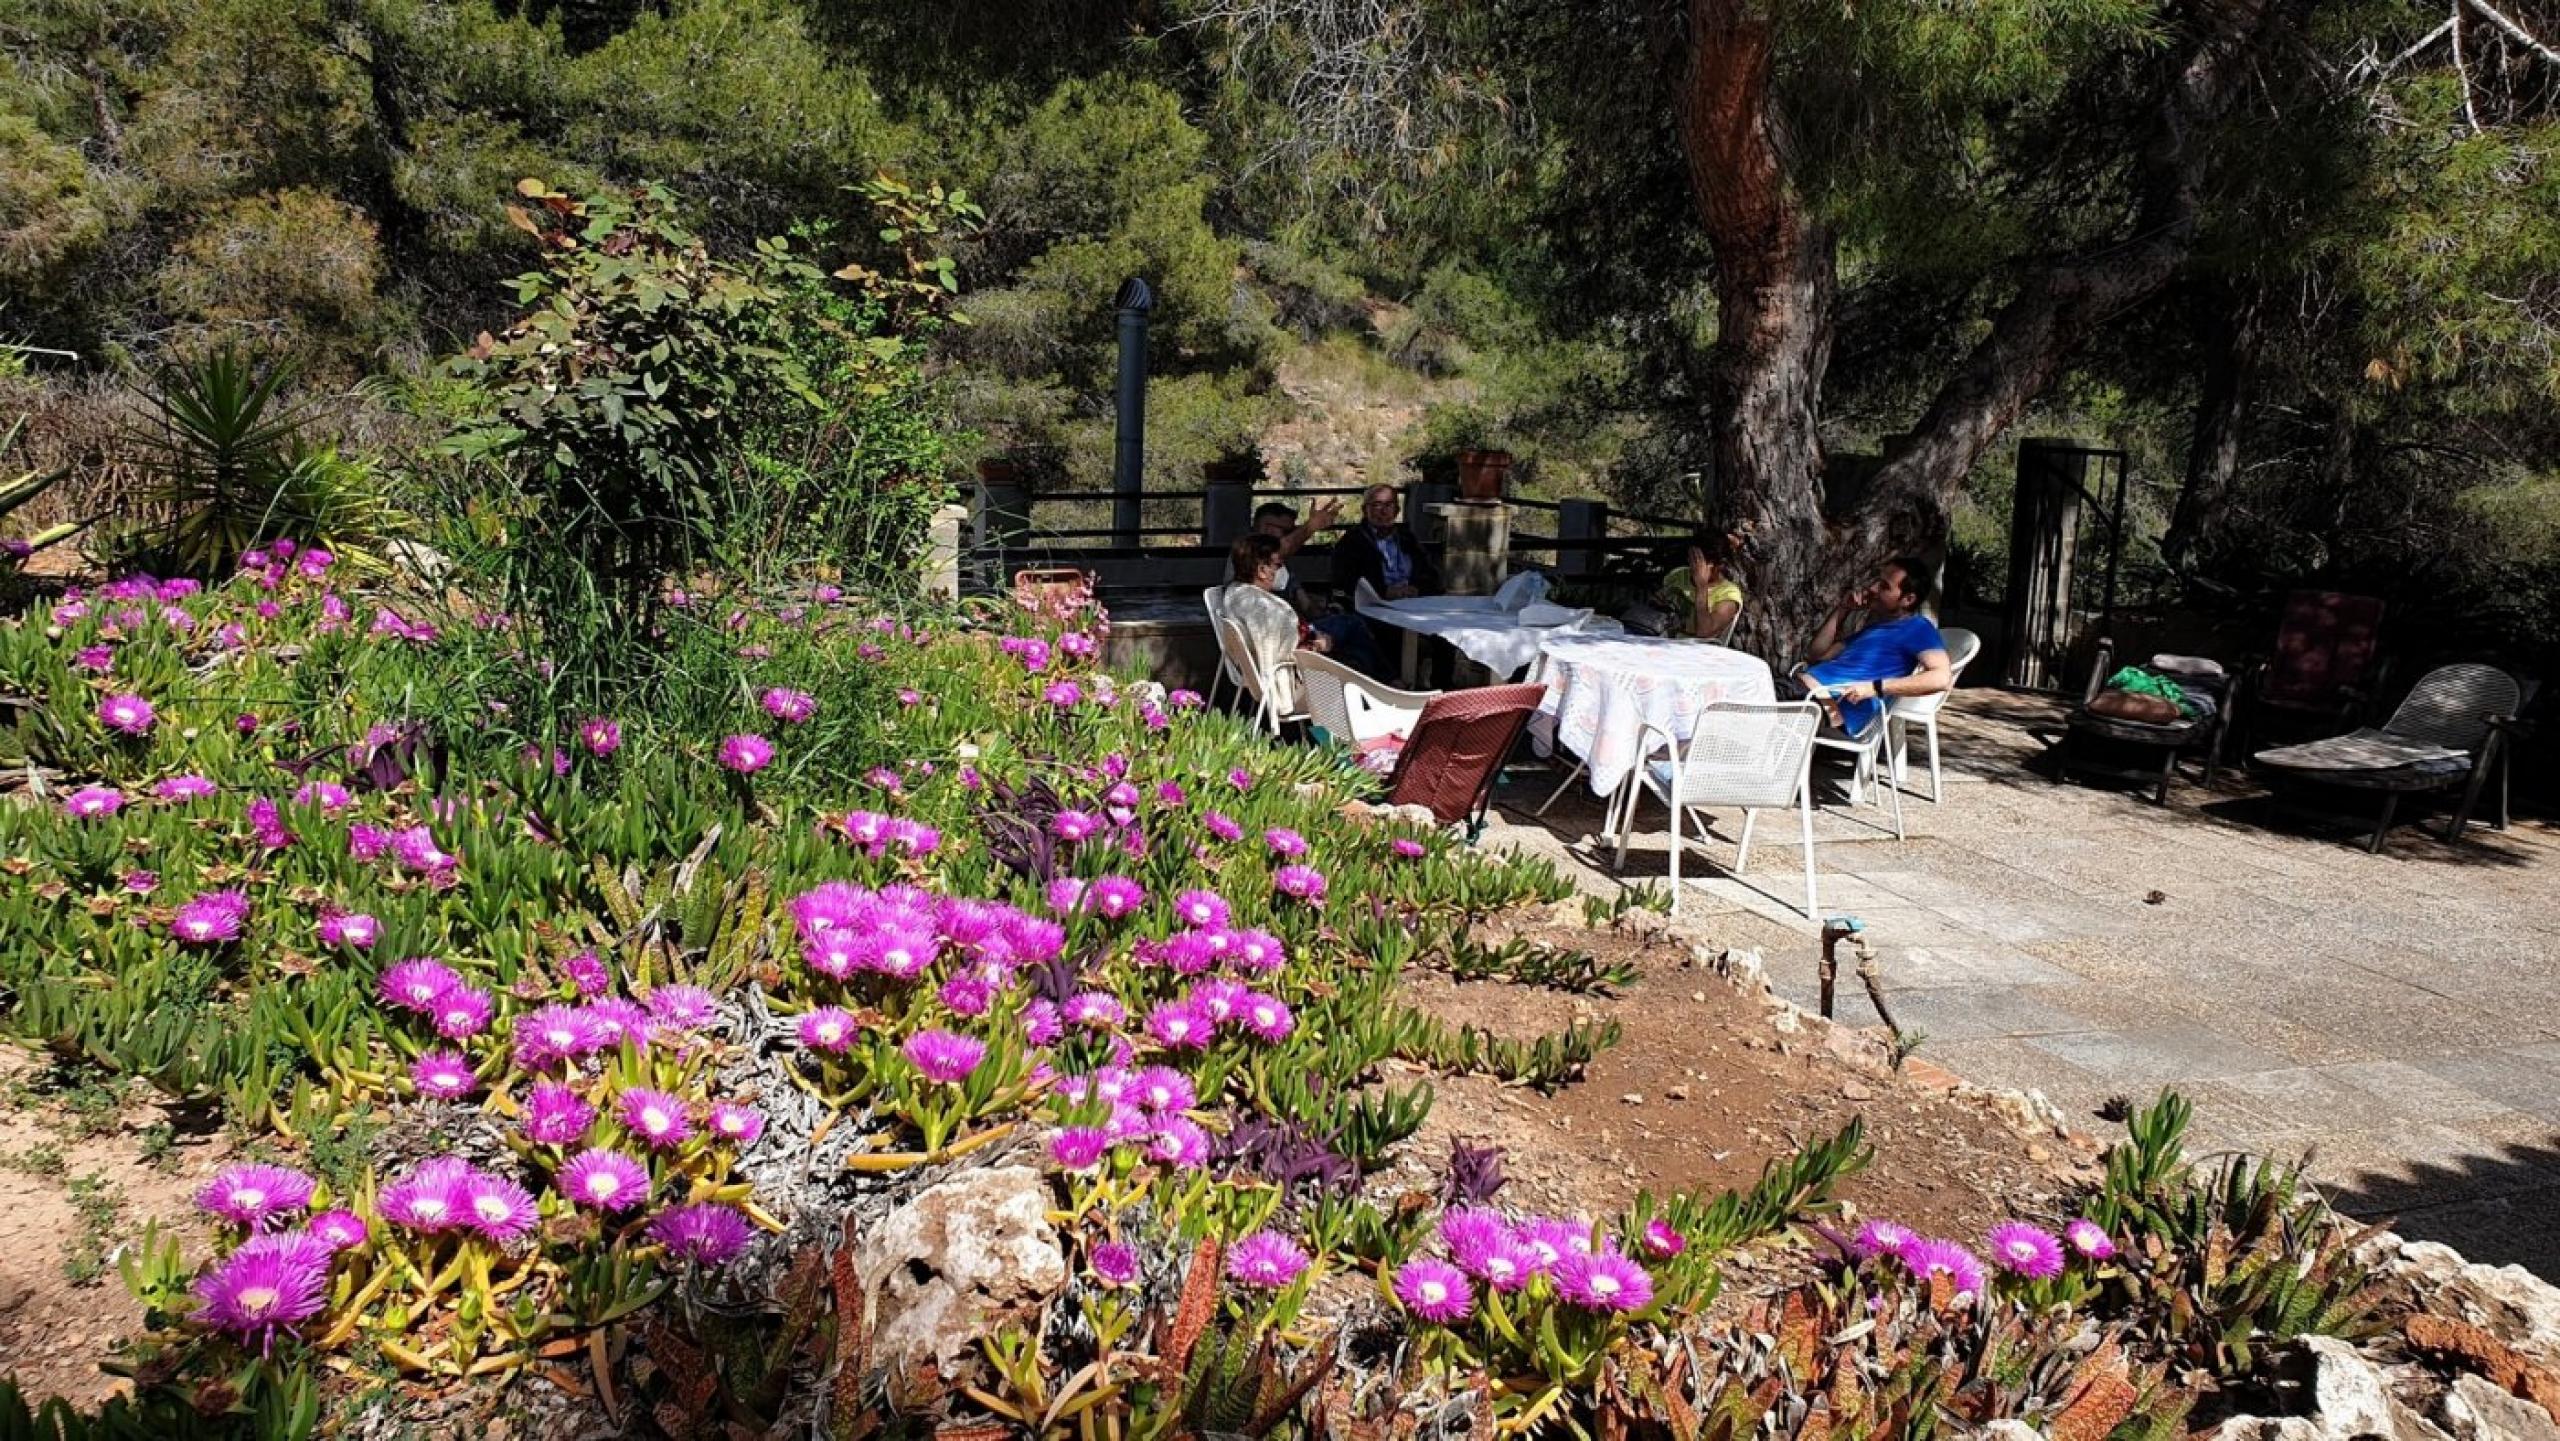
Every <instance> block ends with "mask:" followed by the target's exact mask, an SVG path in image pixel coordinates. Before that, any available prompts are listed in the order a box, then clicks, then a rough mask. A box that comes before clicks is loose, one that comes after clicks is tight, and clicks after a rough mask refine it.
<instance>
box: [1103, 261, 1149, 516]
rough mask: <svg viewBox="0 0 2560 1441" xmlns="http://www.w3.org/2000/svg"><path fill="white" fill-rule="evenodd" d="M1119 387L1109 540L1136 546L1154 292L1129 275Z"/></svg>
mask: <svg viewBox="0 0 2560 1441" xmlns="http://www.w3.org/2000/svg"><path fill="white" fill-rule="evenodd" d="M1112 303H1113V304H1114V305H1117V306H1119V307H1120V383H1119V386H1118V388H1117V389H1116V390H1115V391H1114V392H1113V396H1112V400H1113V414H1114V417H1115V420H1116V425H1115V426H1114V429H1113V441H1112V450H1111V529H1112V532H1113V534H1112V537H1111V542H1112V544H1114V545H1120V546H1135V545H1137V543H1138V527H1139V524H1140V522H1139V519H1138V498H1139V496H1141V495H1142V494H1144V493H1145V491H1146V464H1147V312H1148V311H1150V310H1153V309H1154V308H1155V303H1156V296H1155V292H1154V291H1152V290H1149V289H1148V288H1147V283H1146V282H1145V281H1143V280H1141V279H1139V278H1138V277H1136V276H1134V275H1132V276H1130V277H1129V278H1128V279H1127V280H1125V281H1123V282H1121V285H1120V295H1119V298H1118V299H1116V300H1114V301H1113V302H1112Z"/></svg>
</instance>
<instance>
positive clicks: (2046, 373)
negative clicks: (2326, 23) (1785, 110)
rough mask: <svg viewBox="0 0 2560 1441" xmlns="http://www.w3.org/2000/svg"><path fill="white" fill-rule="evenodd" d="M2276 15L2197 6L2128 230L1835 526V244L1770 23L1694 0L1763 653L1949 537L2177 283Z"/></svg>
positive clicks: (1978, 355)
mask: <svg viewBox="0 0 2560 1441" xmlns="http://www.w3.org/2000/svg"><path fill="white" fill-rule="evenodd" d="M2275 8H2276V0H2215V3H2211V4H2202V5H2198V6H2196V7H2195V8H2194V10H2193V11H2191V12H2190V13H2191V14H2193V15H2194V17H2195V19H2194V22H2193V23H2194V25H2195V26H2196V29H2195V32H2194V34H2193V35H2192V36H2191V38H2190V39H2189V41H2188V44H2187V47H2186V48H2185V49H2184V50H2183V51H2182V52H2181V53H2180V55H2179V57H2178V59H2177V62H2176V69H2175V70H2174V71H2173V72H2172V73H2171V74H2170V75H2169V76H2168V77H2167V79H2166V82H2165V85H2164V89H2163V93H2162V98H2161V100H2160V102H2159V104H2158V107H2157V110H2156V112H2155V114H2154V116H2153V119H2152V124H2151V127H2150V132H2149V135H2148V138H2147V139H2146V142H2145V144H2144V148H2143V152H2142V154H2141V156H2140V158H2139V174H2140V176H2141V184H2142V190H2141V194H2140V204H2139V207H2138V213H2137V216H2136V219H2135V222H2134V225H2133V227H2132V232H2131V234H2130V236H2129V237H2127V238H2125V239H2122V240H2119V241H2113V242H2109V243H2107V244H2105V245H2104V246H2101V247H2099V248H2097V249H2095V250H2092V251H2088V252H2084V253H2082V254H2078V255H2071V256H2064V257H2060V258H2057V259H2055V260H2053V261H2051V262H2049V263H2047V264H2045V265H2043V266H2041V267H2038V268H2035V269H2032V270H2030V271H2028V272H2027V273H2026V274H2024V275H2022V276H2021V277H2020V279H2019V283H2018V286H2017V290H2016V292H2015V294H2014V295H2013V296H2012V297H2011V299H2010V300H2009V302H2008V303H2007V304H2006V305H2005V306H2003V307H2002V308H2001V310H2000V311H1999V313H1998V314H1997V315H1996V316H1995V317H1994V318H1993V321H1992V324H1991V328H1990V331H1989V333H1988V334H1987V335H1986V336H1985V337H1984V338H1983V340H1982V341H1981V342H1980V343H1979V344H1978V345H1977V346H1975V348H1974V349H1973V351H1972V352H1971V353H1970V354H1969V355H1967V356H1966V358H1965V359H1964V360H1963V361H1962V362H1961V363H1960V364H1959V365H1958V366H1957V367H1956V369H1955V371H1954V373H1953V374H1951V375H1949V376H1948V377H1947V379H1946V380H1945V382H1944V383H1943V384H1942V385H1941V386H1940V387H1939V390H1938V392H1937V394H1936V396H1935V398H1934V399H1933V400H1932V402H1931V403H1930V405H1929V407H1928V409H1927V411H1926V412H1925V413H1924V415H1923V416H1922V418H1921V420H1920V423H1919V424H1918V425H1917V426H1915V427H1914V428H1913V430H1912V432H1911V433H1910V435H1909V437H1908V439H1907V440H1906V441H1904V442H1903V443H1901V444H1898V445H1897V446H1895V447H1894V448H1893V449H1892V451H1891V453H1889V454H1888V455H1887V456H1886V458H1885V461H1884V463H1883V465H1882V466H1881V467H1880V468H1879V469H1878V470H1877V472H1876V474H1875V476H1874V478H1873V480H1872V481H1871V482H1870V484H1869V485H1868V487H1867V492H1866V495H1865V497H1864V500H1863V502H1862V503H1861V505H1860V506H1859V509H1858V511H1857V513H1856V514H1855V515H1853V516H1851V517H1848V518H1846V519H1845V520H1844V521H1843V522H1842V523H1840V524H1839V525H1837V526H1835V527H1830V528H1826V527H1825V525H1824V521H1823V513H1822V500H1823V488H1822V471H1823V448H1822V438H1821V433H1820V428H1819V427H1820V419H1821V390H1822V381H1823V372H1824V369H1825V368H1826V366H1827V365H1828V363H1829V360H1830V352H1831V337H1832V325H1833V319H1834V313H1833V312H1834V304H1835V301H1836V299H1837V295H1838V279H1837V261H1836V253H1835V249H1834V243H1833V237H1832V235H1831V234H1830V233H1829V231H1828V230H1827V229H1826V228H1825V227H1824V226H1823V225H1822V223H1821V222H1820V220H1819V218H1818V217H1816V216H1815V215H1814V214H1813V213H1812V211H1811V210H1810V208H1809V207H1808V206H1807V205H1806V204H1805V202H1804V198H1803V196H1802V194H1801V193H1800V192H1799V191H1798V190H1797V188H1796V187H1795V185H1794V183H1793V179H1792V177H1791V175H1790V173H1789V165H1788V160H1789V156H1788V146H1787V134H1786V128H1785V123H1784V118H1783V116H1782V114H1781V112H1780V109H1779V106H1778V102H1777V96H1776V93H1775V86H1774V76H1773V73H1772V48H1773V47H1772V37H1771V32H1770V27H1771V24H1772V21H1771V20H1770V18H1769V16H1768V15H1767V13H1766V12H1765V10H1763V9H1762V7H1761V6H1760V5H1759V4H1757V3H1755V0H1689V3H1688V25H1689V34H1688V67H1687V70H1686V72H1685V74H1684V75H1683V76H1682V83H1681V86H1680V89H1679V106H1678V117H1677V118H1678V121H1679V132H1680V140H1681V146H1682V150H1683V152H1684V155H1685V157H1686V159H1687V162H1688V171H1689V180H1690V186H1691V189H1692V191H1693V193H1694V196H1695V199H1696V202H1697V206H1698V213H1699V216H1700V218H1701V220H1702V222H1703V223H1704V225H1705V229H1706V232H1707V239H1708V242H1709V244H1710V246H1711V247H1712V248H1713V250H1714V253H1715V260H1716V301H1717V307H1718V312H1717V325H1718V329H1717V334H1716V340H1715V346H1714V351H1713V354H1712V355H1711V357H1710V361H1709V375H1710V384H1709V386H1708V396H1707V402H1708V406H1709V419H1710V422H1711V424H1712V426H1713V428H1714V433H1715V437H1716V443H1715V459H1716V484H1717V489H1718V493H1719V497H1720V500H1719V508H1720V510H1721V512H1722V516H1721V518H1722V519H1723V520H1724V522H1725V523H1726V524H1727V525H1728V526H1729V527H1731V526H1736V525H1738V526H1740V527H1742V528H1744V529H1745V530H1747V531H1748V533H1749V541H1748V545H1747V549H1746V556H1747V558H1748V562H1749V564H1748V571H1749V576H1750V579H1751V581H1752V582H1753V584H1754V586H1755V588H1756V591H1757V594H1756V595H1755V597H1754V609H1755V610H1756V611H1758V612H1759V613H1760V615H1761V616H1762V617H1763V621H1762V623H1761V624H1759V625H1758V626H1756V627H1755V628H1754V629H1753V632H1752V640H1753V642H1754V644H1755V647H1756V648H1758V649H1760V650H1761V651H1762V652H1763V653H1764V654H1766V655H1768V656H1769V657H1770V658H1771V659H1777V660H1784V659H1792V658H1795V656H1796V655H1797V653H1798V651H1799V649H1800V647H1801V646H1802V645H1803V643H1804V641H1805V640H1806V639H1807V638H1808V637H1810V636H1811V634H1812V632H1813V631H1814V629H1815V628H1816V627H1817V626H1818V624H1819V623H1820V621H1821V618H1822V616H1823V613H1824V611H1825V609H1826V608H1827V602H1828V601H1829V600H1831V599H1832V598H1833V596H1834V595H1836V593H1837V592H1839V591H1840V590H1841V589H1843V588H1844V587H1846V586H1848V585H1850V584H1852V583H1854V582H1855V581H1856V580H1857V579H1859V578H1861V577H1863V576H1864V575H1865V574H1866V573H1868V572H1869V571H1871V570H1872V569H1873V568H1874V567H1875V566H1876V565H1878V564H1880V563H1881V562H1882V561H1884V560H1886V559H1889V558H1891V557H1892V556H1894V555H1896V554H1900V553H1903V552H1906V551H1921V550H1927V549H1929V548H1931V547H1934V546H1936V545H1938V544H1940V543H1942V542H1943V541H1944V539H1945V536H1946V522H1947V511H1948V507H1949V506H1950V505H1951V504H1952V503H1953V502H1954V499H1955V496H1956V493H1957V491H1958V489H1959V488H1960V487H1961V486H1962V485H1963V484H1964V479H1965V476H1966V474H1967V473H1968V472H1970V471H1971V470H1972V468H1973V466H1974V463H1975V462H1976V461H1977V460H1979V459H1980V458H1981V456H1982V454H1983V453H1984V452H1985V451H1986V450H1988V449H1989V448H1990V446H1991V445H1992V444H1993V442H1994V441H1996V440H1997V439H1998V438H1999V436H2000V433H2001V432H2002V431H2003V430H2004V429H2006V428H2007V427H2008V426H2009V424H2010V423H2011V422H2013V421H2015V420H2016V419H2017V418H2018V416H2019V414H2020V413H2021V412H2023V411H2024V410H2025V409H2026V407H2027V406H2028V405H2029V404H2030V403H2031V402H2033V401H2034V399H2035V398H2036V396H2038V395H2039V394H2041V393H2042V392H2043V391H2044V389H2045V388H2046V387H2047V386H2048V385H2049V384H2051V383H2052V381H2053V379H2054V377H2055V376H2056V375H2057V374H2059V373H2060V371H2061V369H2062V366H2063V363H2064V362H2065V361H2066V360H2067V359H2068V358H2069V357H2070V355H2071V354H2072V352H2074V351H2075V350H2077V349H2078V348H2079V347H2080V345H2081V344H2082V343H2083V342H2085V341H2086V340H2087V339H2088V338H2089V336H2090V335H2091V334H2092V333H2094V332H2095V331H2096V330H2097V328H2098V327H2099V326H2100V325H2102V324H2104V323H2106V322H2107V321H2108V320H2110V319H2112V318H2114V317H2115V316H2117V315H2119V314H2121V313H2122V312H2123V311H2125V310H2127V309H2129V308H2131V307H2132V306H2134V305H2137V304H2139V303H2141V302H2142V301H2144V300H2147V299H2149V298H2150V297H2151V296H2153V295H2154V294H2156V293H2157V292H2158V291H2160V290H2161V289H2162V288H2163V287H2164V286H2166V285H2167V284H2168V283H2169V281H2170V280H2171V278H2172V277H2174V276H2175V275H2176V273H2177V271H2178V269H2179V267H2180V266H2181V265H2183V264H2184V263H2185V261H2186V259H2187V256H2188V254H2189V252H2190V250H2191V249H2192V247H2193V244H2194V237H2195V228H2196V219H2197V213H2198V210H2199V207H2200V204H2201V198H2202V191H2203V186H2204V181H2205V168H2206V165H2205V162H2206V155H2205V149H2206V136H2207V132H2208V131H2209V130H2210V128H2211V127H2212V125H2213V124H2214V122H2216V121H2217V120H2219V119H2220V118H2221V117H2222V116H2223V115H2224V114H2225V113H2227V112H2228V110H2229V109H2230V106H2231V104H2232V101H2233V99H2234V98H2235V97H2236V96H2237V95H2238V93H2239V92H2240V89H2241V87H2242V85H2243V83H2244V82H2245V79H2246V76H2247V70H2248V66H2249V64H2250V62H2251V61H2252V59H2253V58H2254V56H2255V53H2256V48H2257V46H2258V43H2259V41H2260V40H2261V38H2262V37H2263V35H2264V33H2265V32H2266V30H2267V28H2268V25H2269V22H2270V20H2271V18H2272V16H2273V13H2274V10H2275Z"/></svg>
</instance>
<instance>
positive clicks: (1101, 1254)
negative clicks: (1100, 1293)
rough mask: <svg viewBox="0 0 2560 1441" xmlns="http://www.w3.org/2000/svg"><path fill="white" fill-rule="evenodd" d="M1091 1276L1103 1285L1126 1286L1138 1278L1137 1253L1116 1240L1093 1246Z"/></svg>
mask: <svg viewBox="0 0 2560 1441" xmlns="http://www.w3.org/2000/svg"><path fill="white" fill-rule="evenodd" d="M1091 1259H1092V1262H1093V1276H1094V1279H1095V1280H1097V1281H1100V1282H1101V1283H1102V1284H1103V1285H1105V1286H1126V1285H1128V1284H1129V1283H1131V1282H1133V1281H1135V1280H1137V1279H1138V1253H1137V1252H1136V1251H1135V1250H1133V1249H1131V1248H1130V1247H1128V1246H1125V1245H1123V1244H1121V1243H1120V1242H1118V1241H1104V1242H1102V1243H1101V1244H1100V1245H1097V1246H1095V1247H1094V1248H1093V1255H1092V1258H1091Z"/></svg>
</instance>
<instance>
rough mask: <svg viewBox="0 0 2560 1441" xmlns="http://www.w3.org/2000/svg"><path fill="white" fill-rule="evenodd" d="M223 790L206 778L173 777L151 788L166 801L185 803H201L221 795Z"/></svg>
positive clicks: (193, 776)
mask: <svg viewBox="0 0 2560 1441" xmlns="http://www.w3.org/2000/svg"><path fill="white" fill-rule="evenodd" d="M221 791H222V788H221V787H220V786H217V785H215V784H214V783H213V782H212V781H211V780H210V779H208V778H206V777H204V776H197V775H185V776H171V777H169V778H168V779H167V780H165V781H162V782H161V783H160V784H158V785H156V786H153V787H152V788H151V793H152V794H153V795H155V796H157V797H159V798H160V799H161V800H164V801H175V802H179V803H184V802H187V801H200V800H205V799H208V798H210V797H212V796H215V795H219V794H221Z"/></svg>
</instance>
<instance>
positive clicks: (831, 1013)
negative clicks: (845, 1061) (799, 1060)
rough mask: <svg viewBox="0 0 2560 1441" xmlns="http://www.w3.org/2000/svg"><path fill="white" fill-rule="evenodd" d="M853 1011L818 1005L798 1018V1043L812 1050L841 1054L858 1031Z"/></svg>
mask: <svg viewBox="0 0 2560 1441" xmlns="http://www.w3.org/2000/svg"><path fill="white" fill-rule="evenodd" d="M859 1029H860V1028H859V1026H858V1025H857V1024H856V1023H855V1021H854V1019H853V1013H852V1012H851V1011H848V1010H846V1009H844V1008H843V1007H841V1006H820V1007H818V1008H817V1009H816V1010H814V1011H811V1012H809V1013H808V1014H807V1015H804V1016H802V1017H801V1018H800V1044H801V1045H803V1046H806V1047H807V1048H809V1049H810V1050H813V1051H824V1052H827V1053H828V1054H830V1055H842V1054H843V1053H844V1052H845V1051H847V1050H849V1049H851V1048H852V1046H853V1040H854V1036H855V1035H856V1033H857V1032H858V1031H859Z"/></svg>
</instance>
